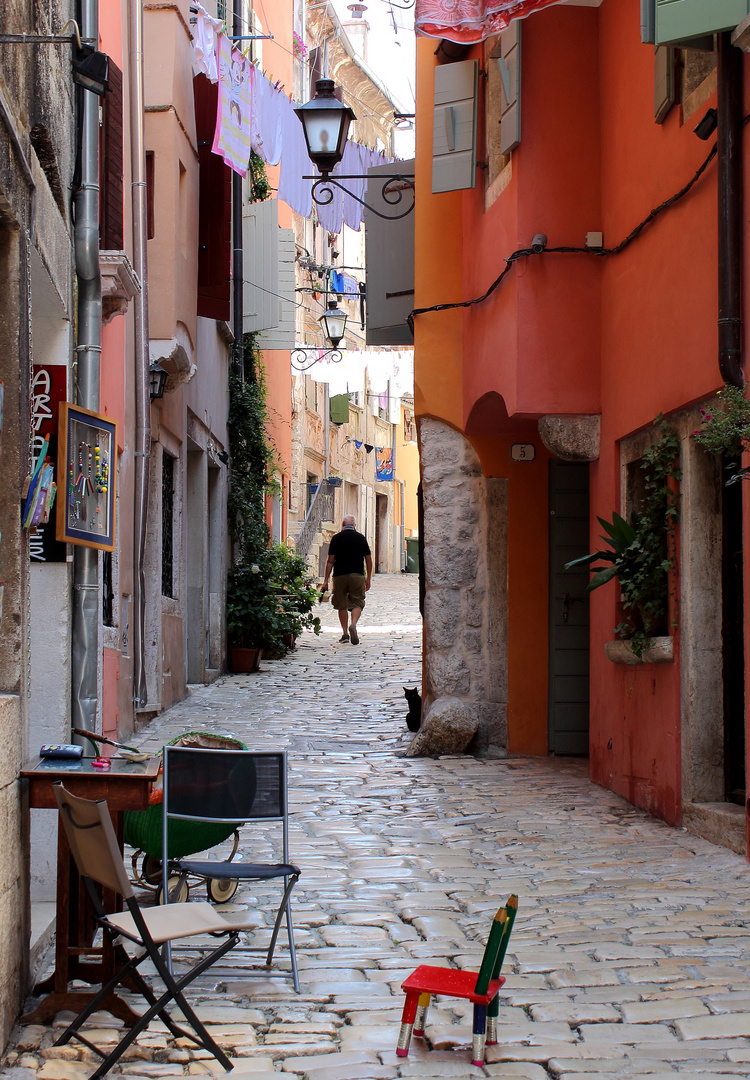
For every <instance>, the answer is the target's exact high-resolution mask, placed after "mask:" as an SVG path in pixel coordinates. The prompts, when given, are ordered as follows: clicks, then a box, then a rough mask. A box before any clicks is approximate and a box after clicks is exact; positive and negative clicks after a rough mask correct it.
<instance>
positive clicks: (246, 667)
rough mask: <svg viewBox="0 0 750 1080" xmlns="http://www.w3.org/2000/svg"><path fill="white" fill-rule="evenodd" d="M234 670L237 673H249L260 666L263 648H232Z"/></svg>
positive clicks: (230, 651)
mask: <svg viewBox="0 0 750 1080" xmlns="http://www.w3.org/2000/svg"><path fill="white" fill-rule="evenodd" d="M229 653H230V656H231V660H232V671H233V672H234V674H235V675H249V674H250V673H251V672H253V671H257V670H258V668H259V667H260V658H261V657H262V655H263V650H262V649H230V650H229Z"/></svg>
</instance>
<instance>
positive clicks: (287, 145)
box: [279, 97, 313, 217]
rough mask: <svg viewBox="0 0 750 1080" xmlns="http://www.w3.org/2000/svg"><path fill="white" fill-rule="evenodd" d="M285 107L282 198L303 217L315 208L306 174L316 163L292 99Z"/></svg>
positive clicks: (280, 183) (280, 188)
mask: <svg viewBox="0 0 750 1080" xmlns="http://www.w3.org/2000/svg"><path fill="white" fill-rule="evenodd" d="M284 102H285V104H284V105H283V106H282V109H281V143H282V153H281V172H280V174H279V198H280V199H281V200H282V201H283V202H285V203H286V204H287V206H289V207H290V208H291V209H292V210H294V211H295V212H296V213H298V214H300V215H301V216H302V217H309V216H310V211H311V210H312V197H311V195H310V186H311V181H310V180H303V179H302V177H303V176H305V175H307V176H311V175H312V170H313V163H312V162H311V161H310V158H309V157H308V156H307V144H306V143H305V136H304V132H303V131H302V124H301V123H300V122H299V120H298V119H297V114H296V113H295V111H294V108H293V106H292V104H291V102H290V101H288V100H287V98H286V97H285V98H284Z"/></svg>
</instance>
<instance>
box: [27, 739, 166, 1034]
mask: <svg viewBox="0 0 750 1080" xmlns="http://www.w3.org/2000/svg"><path fill="white" fill-rule="evenodd" d="M92 760H93V759H92V758H81V759H80V760H78V761H64V760H56V759H53V758H35V759H34V760H33V761H31V762H29V764H28V765H25V766H24V767H23V768H22V769H21V773H20V775H21V779H22V780H24V781H26V782H27V783H28V789H29V806H30V807H32V808H33V809H35V810H36V809H42V810H55V811H57V803H56V802H55V796H54V793H53V791H52V785H53V784H54V783H57V781H62V782H63V784H64V785H65V788H66V790H67V791H69V792H71V794H73V795H78V796H80V797H81V798H84V799H106V801H107V805H108V807H109V811H110V814H111V815H112V821H113V824H114V827H115V832H116V833H117V838H118V841H119V843H120V850H122V847H123V838H122V828H123V811H125V810H145V809H147V807H148V796H149V792H150V791H151V787H152V785H153V783H154V781H155V780H156V778H157V776H158V775H159V766H160V764H161V762H160V759H159V758H149V759H148V761H139V762H134V761H126V760H125V759H124V758H112V759H111V762H112V768H111V769H109V770H107V771H103V770H101V769H95V768H94V767H93V765H92ZM104 904H105V908H106V909H107V910H110V911H114V910H120V909H121V904H120V901H119V897H116V896H115V894H114V893H108V892H106V891H105V893H104ZM95 931H96V926H95V923H94V918H93V911H92V909H91V904H90V903H89V899H88V896H87V895H86V890H85V888H84V886H83V882H82V881H81V879H80V877H79V875H78V870H77V868H76V865H75V863H74V861H73V859H72V857H71V853H70V847H69V846H68V840H67V837H66V835H65V830H64V829H62V828H60V826H59V823H58V829H57V925H56V935H55V971H54V973H53V974H52V975H51V976H50V977H49V978H48V979H45V980H44V981H43V982H41V983H39V984H38V985H37V986H36V987H35V988H34V993H35V994H46V995H47V996H46V997H45V998H44V1000H43V1001H41V1002H40V1003H39V1005H38V1006H37V1007H36V1008H35V1009H34V1011H33V1012H30V1013H27V1014H26V1015H25V1016H22V1017H21V1023H22V1024H45V1023H47V1022H48V1021H50V1020H52V1019H53V1018H54V1017H55V1015H56V1014H57V1013H58V1012H60V1010H61V1009H70V1010H72V1011H73V1012H75V1013H78V1012H80V1011H81V1009H82V1008H83V1007H84V1006H85V1005H86V1003H87V1002H88V1001H90V1000H91V998H92V997H93V993H91V992H86V991H84V992H80V991H69V989H68V984H69V983H70V980H71V979H81V980H83V981H84V982H88V983H92V984H97V983H103V982H106V981H107V980H108V979H110V978H112V976H113V975H114V973H115V970H116V967H115V958H114V954H113V950H112V946H111V944H110V942H109V940H108V938H107V937H106V936H105V937H104V941H103V945H102V946H96V947H95V946H93V945H92V941H93V938H94V934H95ZM96 957H98V958H99V959H96ZM102 1008H103V1009H106V1010H107V1011H108V1012H110V1013H112V1015H113V1016H117V1017H119V1019H121V1020H123V1021H124V1022H125V1023H126V1024H132V1023H134V1022H135V1020H136V1019H137V1017H136V1014H135V1013H134V1012H133V1011H132V1009H131V1008H130V1007H129V1006H128V1005H127V1004H126V1003H125V1002H124V1001H123V1000H122V998H120V997H119V996H118V995H117V994H111V995H110V996H109V997H108V998H107V999H106V1000H105V1001H104V1002H103V1003H102Z"/></svg>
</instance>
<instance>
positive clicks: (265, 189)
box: [248, 150, 271, 203]
mask: <svg viewBox="0 0 750 1080" xmlns="http://www.w3.org/2000/svg"><path fill="white" fill-rule="evenodd" d="M248 179H249V181H250V202H254V203H255V202H265V200H266V199H268V198H269V197H270V195H271V184H270V183H269V180H268V176H267V175H266V166H265V162H264V161H263V159H262V158H260V157H259V156H258V155H257V154H256V153H255V151H254V150H251V151H250V174H249V178H248Z"/></svg>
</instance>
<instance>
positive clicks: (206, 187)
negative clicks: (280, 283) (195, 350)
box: [193, 75, 232, 322]
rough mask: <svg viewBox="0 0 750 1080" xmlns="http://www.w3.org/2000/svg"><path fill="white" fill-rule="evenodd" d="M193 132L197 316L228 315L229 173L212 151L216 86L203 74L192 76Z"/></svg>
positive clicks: (230, 190)
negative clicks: (197, 178) (196, 161)
mask: <svg viewBox="0 0 750 1080" xmlns="http://www.w3.org/2000/svg"><path fill="white" fill-rule="evenodd" d="M193 96H194V99H195V133H196V137H197V139H198V159H199V175H200V195H199V198H198V315H199V316H202V317H203V318H205V319H220V320H223V321H224V322H228V321H229V318H230V306H231V305H230V297H231V273H232V174H231V170H230V169H229V166H228V165H225V164H224V162H223V160H222V158H220V157H219V155H218V154H212V153H211V147H212V145H213V140H214V129H215V127H216V107H217V100H218V85H217V84H213V83H211V82H209V81H208V79H207V78H206V76H205V75H196V77H195V78H194V79H193Z"/></svg>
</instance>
